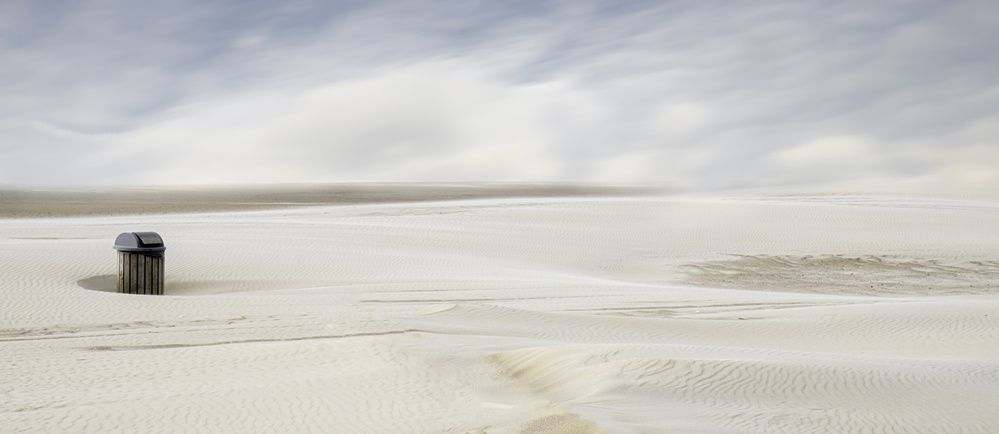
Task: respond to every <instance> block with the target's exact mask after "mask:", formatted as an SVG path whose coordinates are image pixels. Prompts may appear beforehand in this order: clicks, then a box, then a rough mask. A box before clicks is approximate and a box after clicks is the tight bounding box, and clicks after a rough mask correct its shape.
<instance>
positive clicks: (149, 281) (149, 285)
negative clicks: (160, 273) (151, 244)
mask: <svg viewBox="0 0 999 434" xmlns="http://www.w3.org/2000/svg"><path fill="white" fill-rule="evenodd" d="M143 258H145V260H146V270H145V276H146V282H145V284H144V285H143V286H145V288H144V291H142V293H143V294H148V295H153V294H155V293H154V292H153V261H155V259H153V258H150V257H148V256H144V257H143Z"/></svg>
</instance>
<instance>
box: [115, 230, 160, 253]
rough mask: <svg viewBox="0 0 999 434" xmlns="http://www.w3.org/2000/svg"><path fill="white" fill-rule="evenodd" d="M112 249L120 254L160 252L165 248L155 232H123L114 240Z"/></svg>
mask: <svg viewBox="0 0 999 434" xmlns="http://www.w3.org/2000/svg"><path fill="white" fill-rule="evenodd" d="M114 249H115V250H118V251H121V252H162V251H164V250H166V246H164V245H163V238H161V237H160V234H157V233H156V232H123V233H122V234H120V235H118V238H115V240H114Z"/></svg>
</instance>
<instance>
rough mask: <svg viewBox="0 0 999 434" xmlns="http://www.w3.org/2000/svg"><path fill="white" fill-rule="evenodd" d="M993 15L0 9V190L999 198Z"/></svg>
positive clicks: (534, 0)
mask: <svg viewBox="0 0 999 434" xmlns="http://www.w3.org/2000/svg"><path fill="white" fill-rule="evenodd" d="M997 23H999V3H997V2H996V1H995V0H983V1H961V0H941V1H932V0H878V1H868V0H863V1H851V0H845V1H809V0H788V1H780V0H764V1H712V0H695V1H649V2H645V1H631V2H628V1H552V2H545V1H540V0H531V1H505V2H499V1H481V2H474V1H468V2H456V1H441V2H436V1H405V0H402V1H357V2H352V1H339V2H331V1H281V2H277V1H267V2H265V1H242V0H241V1H231V2H206V1H203V0H198V1H190V2H185V1H157V2H139V1H103V2H102V1H86V2H82V1H66V2H58V1H32V0H27V1H12V0H6V1H3V2H0V59H3V60H2V62H0V92H2V93H0V95H2V98H0V184H14V185H32V184H63V185H74V184H105V185H122V184H206V183H265V182H267V183H269V182H329V181H587V182H589V181H600V182H627V183H634V182H638V183H665V184H668V185H674V186H680V187H689V188H730V187H739V186H761V185H788V184H799V183H817V182H839V181H851V182H853V181H864V182H870V183H886V184H890V183H899V184H912V185H947V186H950V187H954V188H999V25H997Z"/></svg>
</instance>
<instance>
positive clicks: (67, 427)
mask: <svg viewBox="0 0 999 434" xmlns="http://www.w3.org/2000/svg"><path fill="white" fill-rule="evenodd" d="M355 187H357V186H355ZM362 187H363V186H362ZM385 187H386V186H385V185H381V186H375V187H372V188H375V189H376V190H377V189H382V190H380V191H383V192H386V191H388V190H385ZM493 187H495V186H492V187H489V188H493ZM549 187H550V186H549ZM549 187H545V188H549ZM315 188H317V189H319V190H321V191H323V192H324V193H322V194H320V195H319V196H320V197H316V196H309V195H308V194H305V193H302V194H301V195H300V196H297V197H296V196H294V195H293V194H291V193H289V190H285V192H284V193H281V192H275V191H274V190H273V189H270V190H266V191H262V192H256V193H254V192H253V191H250V190H245V191H246V193H245V194H246V195H248V196H244V197H241V198H234V197H233V196H231V195H229V194H228V193H226V192H225V191H214V190H204V191H202V192H194V193H192V192H190V191H188V192H187V193H184V192H176V191H175V192H174V193H172V196H170V198H165V196H160V197H159V199H155V200H154V199H148V198H147V199H148V200H149V201H150V202H151V203H153V204H146V205H142V203H141V201H140V203H139V204H135V203H129V202H128V201H127V200H124V199H122V200H120V201H119V202H118V203H119V205H118V206H117V207H115V206H108V207H102V205H101V202H100V201H99V200H95V199H94V197H95V194H94V192H86V191H78V192H67V191H59V192H30V191H18V192H7V193H5V194H6V195H5V196H3V195H0V198H5V199H4V201H0V207H4V208H3V209H4V212H3V213H2V214H3V216H4V217H3V218H0V312H2V315H0V378H2V381H0V427H2V429H0V431H3V432H5V433H6V432H172V431H177V432H251V433H252V432H373V433H385V432H407V433H408V432H414V433H415V432H431V433H436V432H496V433H506V432H512V433H521V432H526V433H543V432H563V433H579V432H614V433H617V432H620V433H645V432H648V433H659V432H710V433H718V432H734V433H743V432H746V433H775V432H787V433H802V432H835V433H841V432H914V433H915V432H926V433H938V432H965V433H994V432H999V295H997V294H999V283H997V282H999V201H997V200H995V197H994V196H981V197H957V196H948V195H933V196H930V195H905V194H874V193H850V192H842V191H841V192H837V193H836V194H828V193H817V192H809V193H801V192H798V193H794V192H790V193H789V192H774V191H756V192H753V191H743V192H738V193H713V194H633V193H634V191H631V190H628V191H625V190H614V189H608V190H599V189H596V190H585V189H583V190H585V191H583V190H580V189H572V188H570V189H569V190H565V188H566V186H556V187H550V188H549V190H544V189H542V190H543V191H548V193H545V194H531V190H530V188H526V187H523V186H521V187H518V188H521V189H520V190H516V189H515V190H516V191H513V192H510V191H507V192H505V193H504V194H492V195H481V194H478V193H475V194H465V195H458V196H455V193H454V190H455V189H456V188H459V187H457V186H454V185H451V186H446V187H440V189H439V190H434V187H432V186H427V185H423V186H419V188H422V189H424V191H423V192H422V193H419V192H415V190H407V191H403V192H401V193H400V192H394V193H393V192H391V191H389V192H388V193H386V194H396V195H398V196H399V197H396V198H394V199H392V200H364V199H363V197H361V199H358V200H342V201H340V202H336V203H332V202H330V201H331V199H330V196H329V193H328V188H333V187H315ZM337 188H341V187H337ZM365 188H366V187H365ZM405 188H407V186H395V187H392V188H391V189H389V190H394V189H401V190H405ZM468 188H471V189H473V190H474V189H476V188H479V189H481V188H483V187H482V186H478V187H474V186H470V187H468ZM559 189H562V190H559ZM362 190H363V189H362ZM559 191H562V193H564V194H562V193H559ZM428 192H430V193H432V194H430V193H428ZM646 193H648V192H646ZM104 194H107V195H110V196H102V197H103V199H101V200H105V201H108V200H109V199H107V197H118V196H114V195H116V194H121V195H125V196H127V194H131V193H113V192H112V193H107V192H105V193H104ZM53 195H55V196H53ZM254 195H256V196H254ZM98 196H99V194H98ZM249 196H253V197H256V199H253V200H248V199H246V197H249ZM361 196H363V194H361ZM542 196H543V197H542ZM53 197H60V198H62V199H53ZM120 197H124V196H120ZM324 198H325V199H324ZM63 202H65V206H61V205H60V203H63ZM111 202H113V201H111ZM307 202H308V203H307ZM108 203H110V202H108ZM246 203H253V206H248V205H245V204H246ZM32 204H34V205H32ZM213 204H217V205H213ZM233 204H244V205H240V206H236V205H233ZM303 204H307V205H309V206H307V207H305V206H303ZM77 214H79V215H77ZM139 230H152V231H157V232H159V233H160V234H161V235H162V236H163V238H164V240H165V242H166V245H167V251H166V276H167V282H166V284H167V295H165V296H140V295H128V294H115V293H113V288H114V273H115V271H116V264H117V263H116V258H115V252H114V250H112V249H111V245H112V244H113V240H114V238H115V236H116V235H117V234H118V233H120V232H124V231H139Z"/></svg>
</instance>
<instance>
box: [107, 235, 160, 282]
mask: <svg viewBox="0 0 999 434" xmlns="http://www.w3.org/2000/svg"><path fill="white" fill-rule="evenodd" d="M114 249H115V250H117V251H118V292H119V293H123V294H146V295H163V259H164V256H165V255H164V252H165V251H166V246H164V245H163V238H161V237H160V235H159V234H157V233H156V232H125V233H122V234H121V235H118V238H115V240H114Z"/></svg>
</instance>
